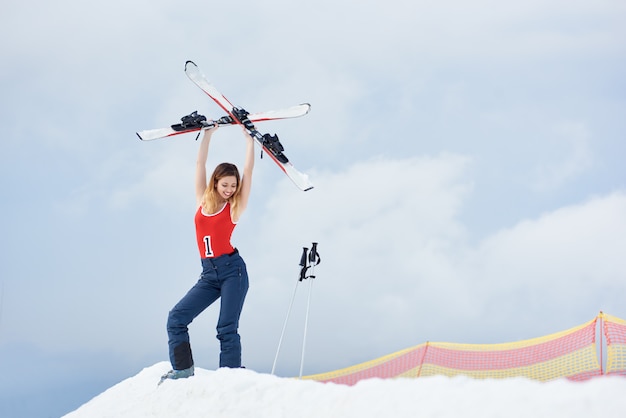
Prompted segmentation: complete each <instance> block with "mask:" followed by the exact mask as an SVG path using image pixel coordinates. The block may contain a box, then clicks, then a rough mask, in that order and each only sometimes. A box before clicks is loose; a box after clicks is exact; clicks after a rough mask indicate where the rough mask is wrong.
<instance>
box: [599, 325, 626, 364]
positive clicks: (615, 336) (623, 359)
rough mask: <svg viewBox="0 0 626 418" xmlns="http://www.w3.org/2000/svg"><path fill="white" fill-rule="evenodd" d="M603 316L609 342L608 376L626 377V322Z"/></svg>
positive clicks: (605, 334) (605, 333) (605, 332)
mask: <svg viewBox="0 0 626 418" xmlns="http://www.w3.org/2000/svg"><path fill="white" fill-rule="evenodd" d="M601 315H602V316H603V319H604V336H605V337H606V342H607V348H606V351H607V360H606V374H607V375H622V376H626V321H624V320H623V319H619V318H617V317H615V316H611V315H608V314H601Z"/></svg>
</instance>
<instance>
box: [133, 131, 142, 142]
mask: <svg viewBox="0 0 626 418" xmlns="http://www.w3.org/2000/svg"><path fill="white" fill-rule="evenodd" d="M135 134H137V137H139V139H141V140H142V141H143V138H142V137H141V135H140V134H139V132H135Z"/></svg>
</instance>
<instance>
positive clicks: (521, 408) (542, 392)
mask: <svg viewBox="0 0 626 418" xmlns="http://www.w3.org/2000/svg"><path fill="white" fill-rule="evenodd" d="M169 368H170V365H169V363H167V362H161V363H157V364H155V365H154V366H151V367H148V368H146V369H144V370H142V371H141V372H140V373H139V374H137V375H136V376H134V377H131V378H129V379H126V380H124V381H123V382H121V383H118V384H117V385H115V386H113V387H111V388H110V389H108V390H106V391H105V392H103V393H102V394H100V395H98V396H96V397H95V398H94V399H92V400H91V401H89V402H87V403H86V404H84V405H83V406H81V407H80V408H78V409H77V410H76V411H74V412H71V413H69V414H67V415H66V416H65V418H82V417H89V418H97V417H116V418H125V417H128V418H143V417H167V418H173V417H185V418H193V417H208V416H211V417H228V418H237V417H255V418H258V417H261V418H263V417H268V418H269V417H271V418H277V417H289V418H292V417H298V418H304V417H316V418H320V417H359V418H369V417H376V418H379V417H394V418H399V417H416V416H423V417H441V418H448V417H450V418H452V417H454V418H458V417H464V418H472V417H481V418H488V417H494V418H495V417H497V418H502V417H507V418H510V417H524V418H527V417H533V418H540V417H550V418H554V417H568V418H576V417H581V418H582V417H585V418H588V417H601V416H616V415H615V414H616V413H617V414H619V413H620V412H619V411H622V412H623V411H626V397H625V396H624V393H626V378H623V377H599V378H596V379H592V380H589V381H585V382H570V381H567V380H558V381H551V382H547V383H541V382H537V381H532V380H527V379H525V378H515V379H504V380H474V379H470V378H466V377H455V378H448V377H445V376H435V377H424V378H419V379H389V380H381V379H369V380H363V381H361V382H359V383H357V384H356V385H354V386H344V385H337V384H332V383H329V384H323V383H319V382H315V381H309V380H299V379H292V378H281V377H276V376H272V375H268V374H261V373H256V372H254V371H251V370H247V369H237V370H232V369H218V370H216V371H210V370H204V369H196V375H195V376H193V377H191V378H189V379H182V380H176V381H166V382H164V383H163V384H162V385H161V386H158V387H157V383H158V382H159V378H160V376H161V375H162V374H163V373H165V372H166V371H167V370H169Z"/></svg>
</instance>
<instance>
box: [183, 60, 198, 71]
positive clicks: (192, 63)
mask: <svg viewBox="0 0 626 418" xmlns="http://www.w3.org/2000/svg"><path fill="white" fill-rule="evenodd" d="M189 64H191V65H193V66H194V67H197V65H196V63H195V62H193V61H191V60H187V61H186V62H185V70H186V69H187V66H188V65H189Z"/></svg>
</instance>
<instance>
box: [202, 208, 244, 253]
mask: <svg viewBox="0 0 626 418" xmlns="http://www.w3.org/2000/svg"><path fill="white" fill-rule="evenodd" d="M195 222H196V239H197V241H198V250H200V258H214V257H219V256H220V255H224V254H230V253H232V252H233V251H235V248H234V247H233V246H232V245H231V244H230V237H231V235H232V234H233V230H234V229H235V225H236V224H235V223H234V222H233V220H232V218H231V217H230V203H228V202H226V204H225V205H224V207H223V208H222V209H221V210H220V211H218V212H217V213H214V214H211V215H207V214H205V213H204V212H203V211H202V206H200V207H199V208H198V211H197V212H196V217H195Z"/></svg>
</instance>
